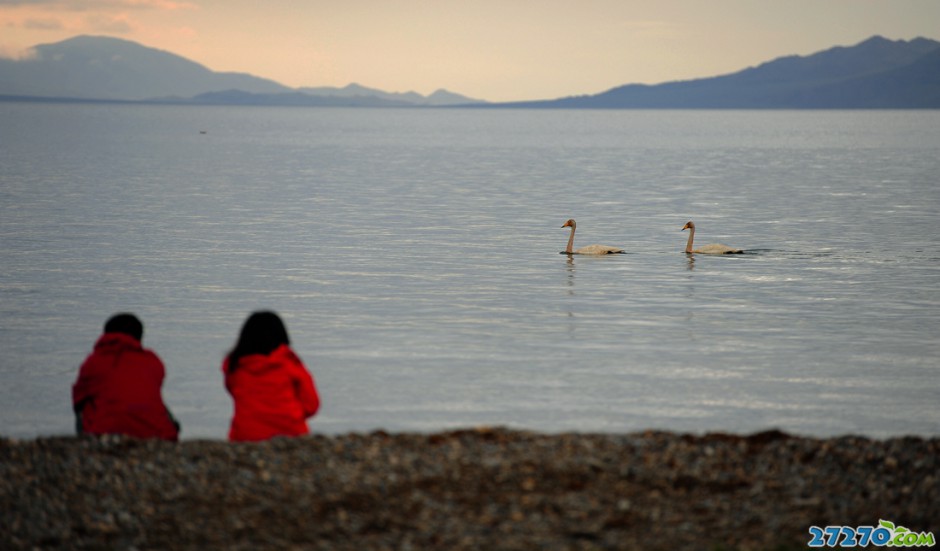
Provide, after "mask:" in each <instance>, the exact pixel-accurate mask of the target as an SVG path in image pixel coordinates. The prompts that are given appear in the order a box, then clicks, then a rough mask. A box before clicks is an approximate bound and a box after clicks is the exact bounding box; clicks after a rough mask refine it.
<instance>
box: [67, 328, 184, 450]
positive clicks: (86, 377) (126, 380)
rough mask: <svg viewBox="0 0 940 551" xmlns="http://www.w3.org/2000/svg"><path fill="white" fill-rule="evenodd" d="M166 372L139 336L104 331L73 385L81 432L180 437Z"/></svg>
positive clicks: (173, 438)
mask: <svg viewBox="0 0 940 551" xmlns="http://www.w3.org/2000/svg"><path fill="white" fill-rule="evenodd" d="M164 376H165V371H164V368H163V362H161V361H160V358H158V357H157V355H156V354H154V353H153V352H151V351H150V350H147V349H145V348H143V347H142V346H141V345H140V341H138V340H137V339H135V338H134V337H131V336H129V335H125V334H123V333H105V334H104V335H102V336H101V337H100V338H99V339H98V342H96V343H95V348H94V350H93V351H92V353H91V354H90V355H89V356H88V358H87V359H86V360H85V363H83V364H82V367H81V369H80V370H79V372H78V380H77V381H75V384H74V385H73V386H72V406H73V407H74V408H75V412H76V413H77V414H78V415H79V422H80V423H81V424H80V428H81V432H86V433H91V434H126V435H128V436H135V437H137V438H162V439H164V440H176V439H178V438H179V429H178V426H177V425H176V423H175V421H174V420H173V418H172V416H171V415H170V411H169V410H168V409H167V407H166V405H165V404H164V403H163V398H162V396H161V394H160V389H161V387H162V386H163V378H164Z"/></svg>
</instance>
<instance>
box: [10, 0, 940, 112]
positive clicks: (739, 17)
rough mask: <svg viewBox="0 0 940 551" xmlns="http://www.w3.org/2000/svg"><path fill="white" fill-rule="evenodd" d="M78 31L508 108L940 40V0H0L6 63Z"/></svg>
mask: <svg viewBox="0 0 940 551" xmlns="http://www.w3.org/2000/svg"><path fill="white" fill-rule="evenodd" d="M79 34H93V35H107V36H114V37H118V38H124V39H127V40H133V41H135V42H139V43H141V44H143V45H145V46H150V47H154V48H160V49H163V50H167V51H170V52H172V53H175V54H178V55H181V56H183V57H186V58H188V59H191V60H193V61H196V62H198V63H201V64H203V65H205V66H206V67H208V68H210V69H212V70H215V71H238V72H244V73H251V74H253V75H255V76H259V77H265V78H270V79H273V80H276V81H278V82H280V83H282V84H285V85H288V86H293V87H298V86H345V85H347V84H349V83H351V82H356V83H359V84H362V85H364V86H369V87H373V88H380V89H382V90H386V91H389V92H406V91H410V90H414V91H416V92H418V93H421V94H425V95H426V94H429V93H431V92H433V91H434V90H437V89H438V88H446V89H448V90H450V91H452V92H458V93H461V94H464V95H467V96H471V97H475V98H479V99H486V100H490V101H511V100H523V99H549V98H558V97H563V96H569V95H579V94H594V93H598V92H602V91H604V90H607V89H610V88H612V87H614V86H619V85H621V84H628V83H634V82H642V83H649V84H653V83H659V82H664V81H670V80H685V79H692V78H699V77H706V76H714V75H719V74H725V73H730V72H734V71H737V70H740V69H743V68H745V67H749V66H753V65H757V64H759V63H762V62H764V61H768V60H770V59H773V58H776V57H780V56H783V55H790V54H798V55H808V54H811V53H814V52H817V51H820V50H824V49H827V48H829V47H832V46H837V45H841V46H849V45H853V44H856V43H858V42H860V41H862V40H864V39H866V38H868V37H870V36H872V35H875V34H879V35H882V36H884V37H886V38H890V39H894V40H896V39H904V40H910V39H912V38H915V37H917V36H925V37H927V38H933V39H940V0H179V1H177V0H0V54H2V55H4V56H7V57H13V56H20V55H24V51H25V50H27V49H28V48H29V47H31V46H34V45H37V44H47V43H52V42H58V41H60V40H63V39H66V38H70V37H72V36H75V35H79Z"/></svg>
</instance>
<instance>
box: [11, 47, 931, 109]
mask: <svg viewBox="0 0 940 551" xmlns="http://www.w3.org/2000/svg"><path fill="white" fill-rule="evenodd" d="M32 53H33V55H32V56H31V57H29V58H27V59H22V60H11V59H0V99H45V100H48V101H52V100H56V99H65V100H95V101H148V102H154V101H159V102H171V103H195V104H225V105H292V106H344V107H414V106H422V107H424V106H464V107H481V108H505V107H514V108H569V109H639V108H658V109H693V108H700V109H814V108H828V109H842V108H855V109H863V108H870V109H880V108H940V42H937V41H935V40H930V39H927V38H916V39H914V40H910V41H904V40H888V39H886V38H883V37H881V36H874V37H872V38H869V39H868V40H865V41H863V42H861V43H859V44H856V45H854V46H848V47H844V46H839V47H834V48H830V49H828V50H825V51H821V52H818V53H815V54H812V55H809V56H805V57H804V56H795V55H794V56H787V57H781V58H778V59H775V60H772V61H769V62H766V63H763V64H761V65H759V66H757V67H750V68H747V69H744V70H742V71H738V72H736V73H732V74H728V75H722V76H716V77H710V78H703V79H697V80H688V81H677V82H666V83H662V84H655V85H647V84H627V85H623V86H618V87H616V88H612V89H610V90H607V91H605V92H602V93H599V94H595V95H583V96H572V97H566V98H559V99H549V100H538V101H522V102H511V103H486V102H483V101H480V100H475V99H471V98H467V97H465V96H462V95H460V94H455V93H452V92H448V91H446V90H438V91H436V92H434V93H433V94H431V95H429V96H427V97H425V96H422V95H420V94H417V93H415V92H405V93H394V92H383V91H381V90H376V89H373V88H367V87H365V86H361V85H358V84H350V85H348V86H346V87H344V88H333V87H320V88H299V89H293V88H289V87H287V86H284V85H282V84H279V83H277V82H275V81H272V80H268V79H263V78H258V77H255V76H252V75H248V74H242V73H220V72H214V71H211V70H210V69H208V68H206V67H204V66H202V65H200V64H198V63H195V62H193V61H190V60H187V59H185V58H183V57H180V56H178V55H175V54H172V53H169V52H165V51H162V50H158V49H154V48H148V47H146V46H142V45H140V44H137V43H135V42H130V41H127V40H122V39H117V38H109V37H100V36H77V37H74V38H70V39H68V40H64V41H62V42H58V43H55V44H45V45H40V46H36V47H35V48H34V49H33V52H32Z"/></svg>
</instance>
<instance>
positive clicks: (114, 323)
mask: <svg viewBox="0 0 940 551" xmlns="http://www.w3.org/2000/svg"><path fill="white" fill-rule="evenodd" d="M104 332H105V333H122V334H124V335H129V336H131V337H134V338H135V339H137V340H141V339H143V338H144V324H143V323H141V322H140V320H139V319H137V316H135V315H134V314H128V313H121V314H115V315H113V316H111V319H109V320H108V321H106V322H105V324H104Z"/></svg>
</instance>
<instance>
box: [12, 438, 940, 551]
mask: <svg viewBox="0 0 940 551" xmlns="http://www.w3.org/2000/svg"><path fill="white" fill-rule="evenodd" d="M938 473H940V438H938V437H932V438H923V437H910V436H907V437H895V438H887V439H872V438H867V437H859V436H844V437H835V438H813V437H803V436H794V435H790V434H786V433H783V432H779V431H774V430H771V431H765V432H760V433H756V434H751V435H745V436H740V435H733V434H724V433H710V434H705V435H692V434H682V433H672V432H664V431H646V432H640V433H630V434H589V433H584V434H581V433H560V434H543V433H536V432H529V431H520V430H510V429H505V428H477V429H466V430H453V431H446V432H438V433H429V434H424V433H420V434H419V433H391V434H390V433H386V432H382V431H376V432H372V433H368V434H361V433H350V434H343V435H333V436H323V435H311V436H307V437H301V438H292V439H287V438H284V439H274V440H270V441H266V442H260V443H251V444H245V443H230V442H227V441H224V440H182V441H180V442H178V443H174V442H164V441H157V440H136V439H131V438H125V437H120V436H100V437H94V436H83V437H74V436H56V437H41V438H37V439H35V440H17V439H8V438H0V506H2V509H0V546H2V547H3V548H4V549H32V548H37V547H41V548H48V549H66V548H68V549H74V548H88V547H112V548H137V549H158V548H159V549H180V548H196V547H199V548H225V549H284V548H302V549H496V548H499V549H532V548H539V549H653V550H655V549H706V550H708V549H715V550H717V549H721V550H731V549H738V550H750V549H804V548H806V545H807V543H808V542H809V539H810V534H809V531H808V530H809V528H810V527H811V526H821V527H825V526H827V525H839V526H850V527H854V526H871V525H877V523H878V522H879V520H882V519H883V520H887V521H891V522H894V523H896V524H897V525H898V526H905V527H907V528H909V529H910V530H911V531H914V532H932V533H933V534H935V535H940V499H938V498H937V496H940V474H938Z"/></svg>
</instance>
